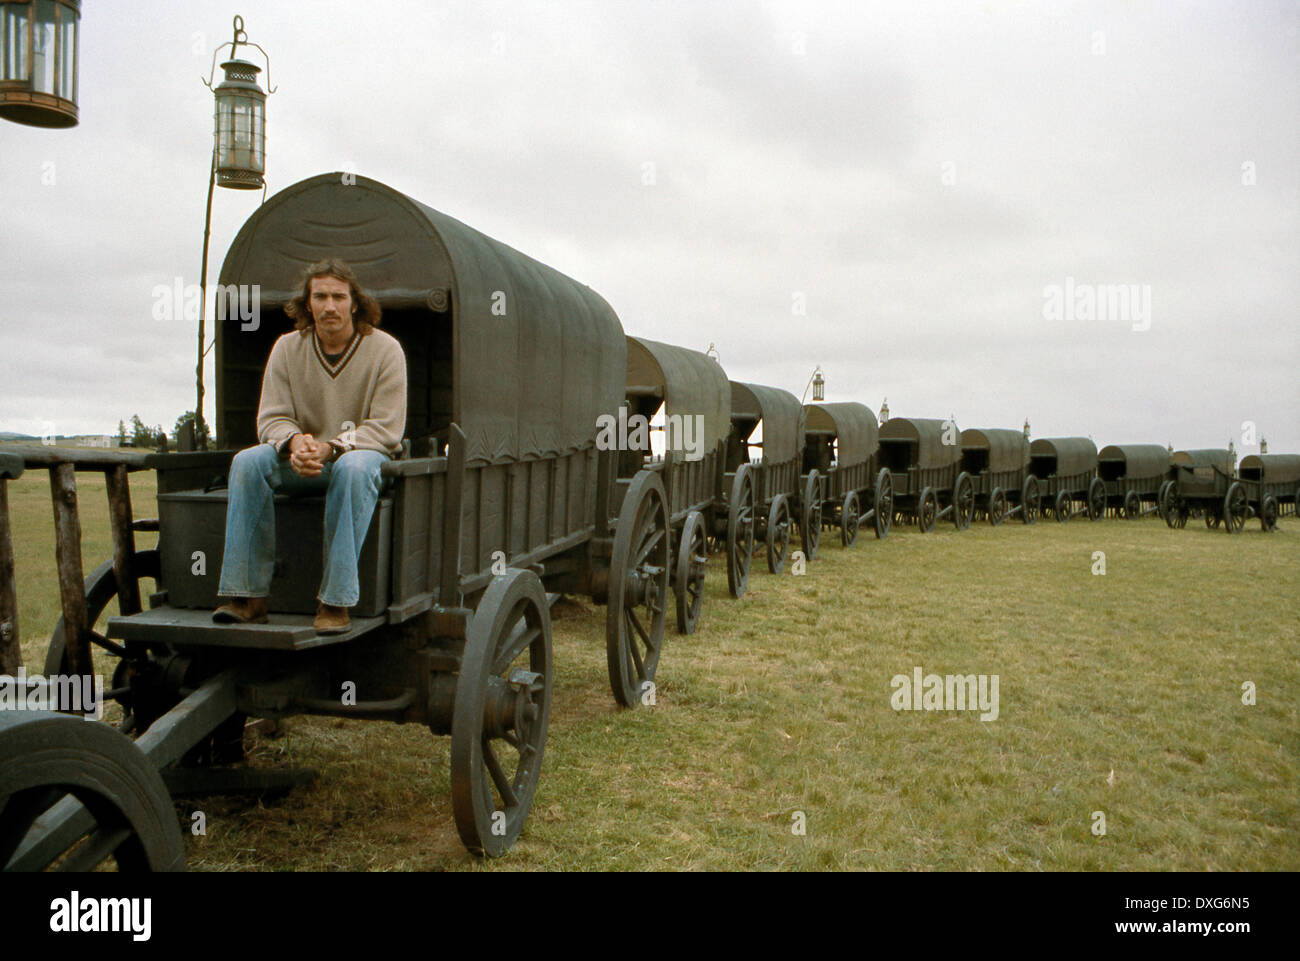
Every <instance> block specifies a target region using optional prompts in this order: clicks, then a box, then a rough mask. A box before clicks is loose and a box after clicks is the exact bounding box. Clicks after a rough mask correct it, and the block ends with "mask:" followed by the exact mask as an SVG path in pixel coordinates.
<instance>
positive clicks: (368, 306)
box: [284, 258, 383, 337]
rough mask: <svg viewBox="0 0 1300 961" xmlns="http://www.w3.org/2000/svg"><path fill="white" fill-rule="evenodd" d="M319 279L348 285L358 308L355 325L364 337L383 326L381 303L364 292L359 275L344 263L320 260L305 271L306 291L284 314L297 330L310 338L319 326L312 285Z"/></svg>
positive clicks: (286, 305)
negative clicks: (329, 279) (373, 329)
mask: <svg viewBox="0 0 1300 961" xmlns="http://www.w3.org/2000/svg"><path fill="white" fill-rule="evenodd" d="M316 277H337V278H338V279H339V280H342V281H344V282H345V283H346V284H347V285H348V289H349V290H350V291H351V292H352V306H353V307H355V308H356V313H354V314H353V315H352V323H353V325H354V326H355V327H356V329H357V332H358V333H360V334H361V336H363V337H364V336H365V335H366V334H368V333H370V331H371V329H372V328H375V327H378V326H379V320H380V317H381V315H382V314H383V310H382V309H381V308H380V306H379V301H377V300H375V298H373V297H371V296H370V295H369V294H368V293H366V292H365V291H364V290H362V289H361V284H360V283H358V282H357V275H356V274H354V273H353V272H352V268H351V267H349V266H348V265H347V264H345V263H344V262H343V261H341V260H335V259H333V258H331V259H329V260H319V261H317V262H316V263H314V264H312V265H311V266H310V267H308V268H307V269H306V270H305V271H303V275H302V289H301V290H300V291H298V294H297V296H295V297H294V298H293V300H291V301H289V303H287V304H285V307H284V312H285V313H286V314H288V315H289V317H290V318H292V320H293V327H294V330H296V331H298V332H299V333H301V334H304V335H306V334H307V333H308V332H309V331H311V330H312V329H313V328H314V327H315V326H316V322H315V320H314V319H313V317H312V315H311V282H312V280H313V278H316Z"/></svg>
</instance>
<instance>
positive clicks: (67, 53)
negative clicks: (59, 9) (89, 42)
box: [58, 10, 77, 101]
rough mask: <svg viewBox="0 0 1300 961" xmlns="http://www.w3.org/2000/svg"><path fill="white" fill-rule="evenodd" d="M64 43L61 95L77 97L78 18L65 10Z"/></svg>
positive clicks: (61, 57)
mask: <svg viewBox="0 0 1300 961" xmlns="http://www.w3.org/2000/svg"><path fill="white" fill-rule="evenodd" d="M60 26H61V27H62V30H63V43H62V45H61V46H60V47H59V90H58V94H59V96H60V97H67V98H68V99H69V100H72V101H75V100H76V99H77V18H76V17H74V16H72V15H71V14H70V12H69V11H66V10H65V11H64V12H63V22H62V23H61V24H60Z"/></svg>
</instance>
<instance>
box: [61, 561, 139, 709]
mask: <svg viewBox="0 0 1300 961" xmlns="http://www.w3.org/2000/svg"><path fill="white" fill-rule="evenodd" d="M160 566H161V565H160V562H159V560H158V552H157V551H156V550H146V551H136V552H135V554H134V555H133V556H132V570H133V571H134V573H135V577H136V582H137V585H138V584H139V582H140V581H142V580H144V579H145V578H148V579H150V580H152V581H154V583H155V584H156V583H157V581H158V576H159V573H158V572H159V569H160ZM118 594H119V591H118V588H117V575H116V574H114V573H113V562H112V561H105V562H104V563H103V564H100V565H99V566H98V567H97V568H95V570H94V571H92V572H91V573H90V575H89V576H88V577H87V578H86V623H87V624H90V625H91V627H92V633H91V635H90V657H91V661H92V663H91V664H88V665H86V673H87V674H100V675H103V676H105V677H108V678H111V681H110V683H111V685H112V686H111V687H109V688H107V689H105V691H104V700H105V701H116V702H117V703H118V704H119V705H120V706H121V708H122V719H121V721H120V722H119V723H118V725H117V727H118V730H120V731H123V732H126V733H130V732H131V731H133V730H134V729H135V728H136V726H137V725H136V718H135V717H134V715H133V713H132V710H131V696H130V690H129V687H128V683H127V682H128V678H127V668H128V663H129V662H128V661H127V656H126V653H127V652H126V648H125V647H123V646H122V645H121V644H118V643H117V642H115V641H110V640H109V639H108V638H106V637H104V636H103V635H102V634H99V633H95V632H93V627H94V625H95V623H96V622H97V621H98V620H99V619H100V617H102V616H103V614H104V612H105V611H106V610H107V609H108V605H109V604H110V603H113V602H114V601H116V600H117V598H118ZM119 609H120V605H119ZM67 635H68V629H67V625H66V624H65V623H64V621H63V617H62V616H60V617H59V620H58V622H57V623H56V624H55V625H54V632H53V633H52V634H51V635H50V646H49V647H48V648H47V649H46V651H45V676H46V677H53V676H54V675H67V674H69V673H71V672H70V671H69V670H68V664H67V646H68V638H67ZM145 726H146V727H147V726H148V725H145Z"/></svg>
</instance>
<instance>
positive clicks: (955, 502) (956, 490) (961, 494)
mask: <svg viewBox="0 0 1300 961" xmlns="http://www.w3.org/2000/svg"><path fill="white" fill-rule="evenodd" d="M974 516H975V481H974V480H973V479H972V478H971V476H970V474H968V473H966V472H965V471H962V472H961V473H960V474H958V475H957V483H956V484H954V485H953V489H952V523H953V526H954V527H956V528H957V530H959V531H964V530H966V529H967V528H969V527H970V522H971V519H972V518H973V517H974Z"/></svg>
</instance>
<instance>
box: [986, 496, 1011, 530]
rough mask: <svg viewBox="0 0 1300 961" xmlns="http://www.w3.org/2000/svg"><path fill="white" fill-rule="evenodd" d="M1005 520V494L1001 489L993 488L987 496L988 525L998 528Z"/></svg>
mask: <svg viewBox="0 0 1300 961" xmlns="http://www.w3.org/2000/svg"><path fill="white" fill-rule="evenodd" d="M1006 519H1007V492H1006V491H1004V490H1003V489H1002V488H1001V487H995V488H993V492H992V493H991V494H989V523H990V524H991V525H993V526H994V527H998V526H999V525H1001V523H1002V522H1003V521H1004V520H1006Z"/></svg>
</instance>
